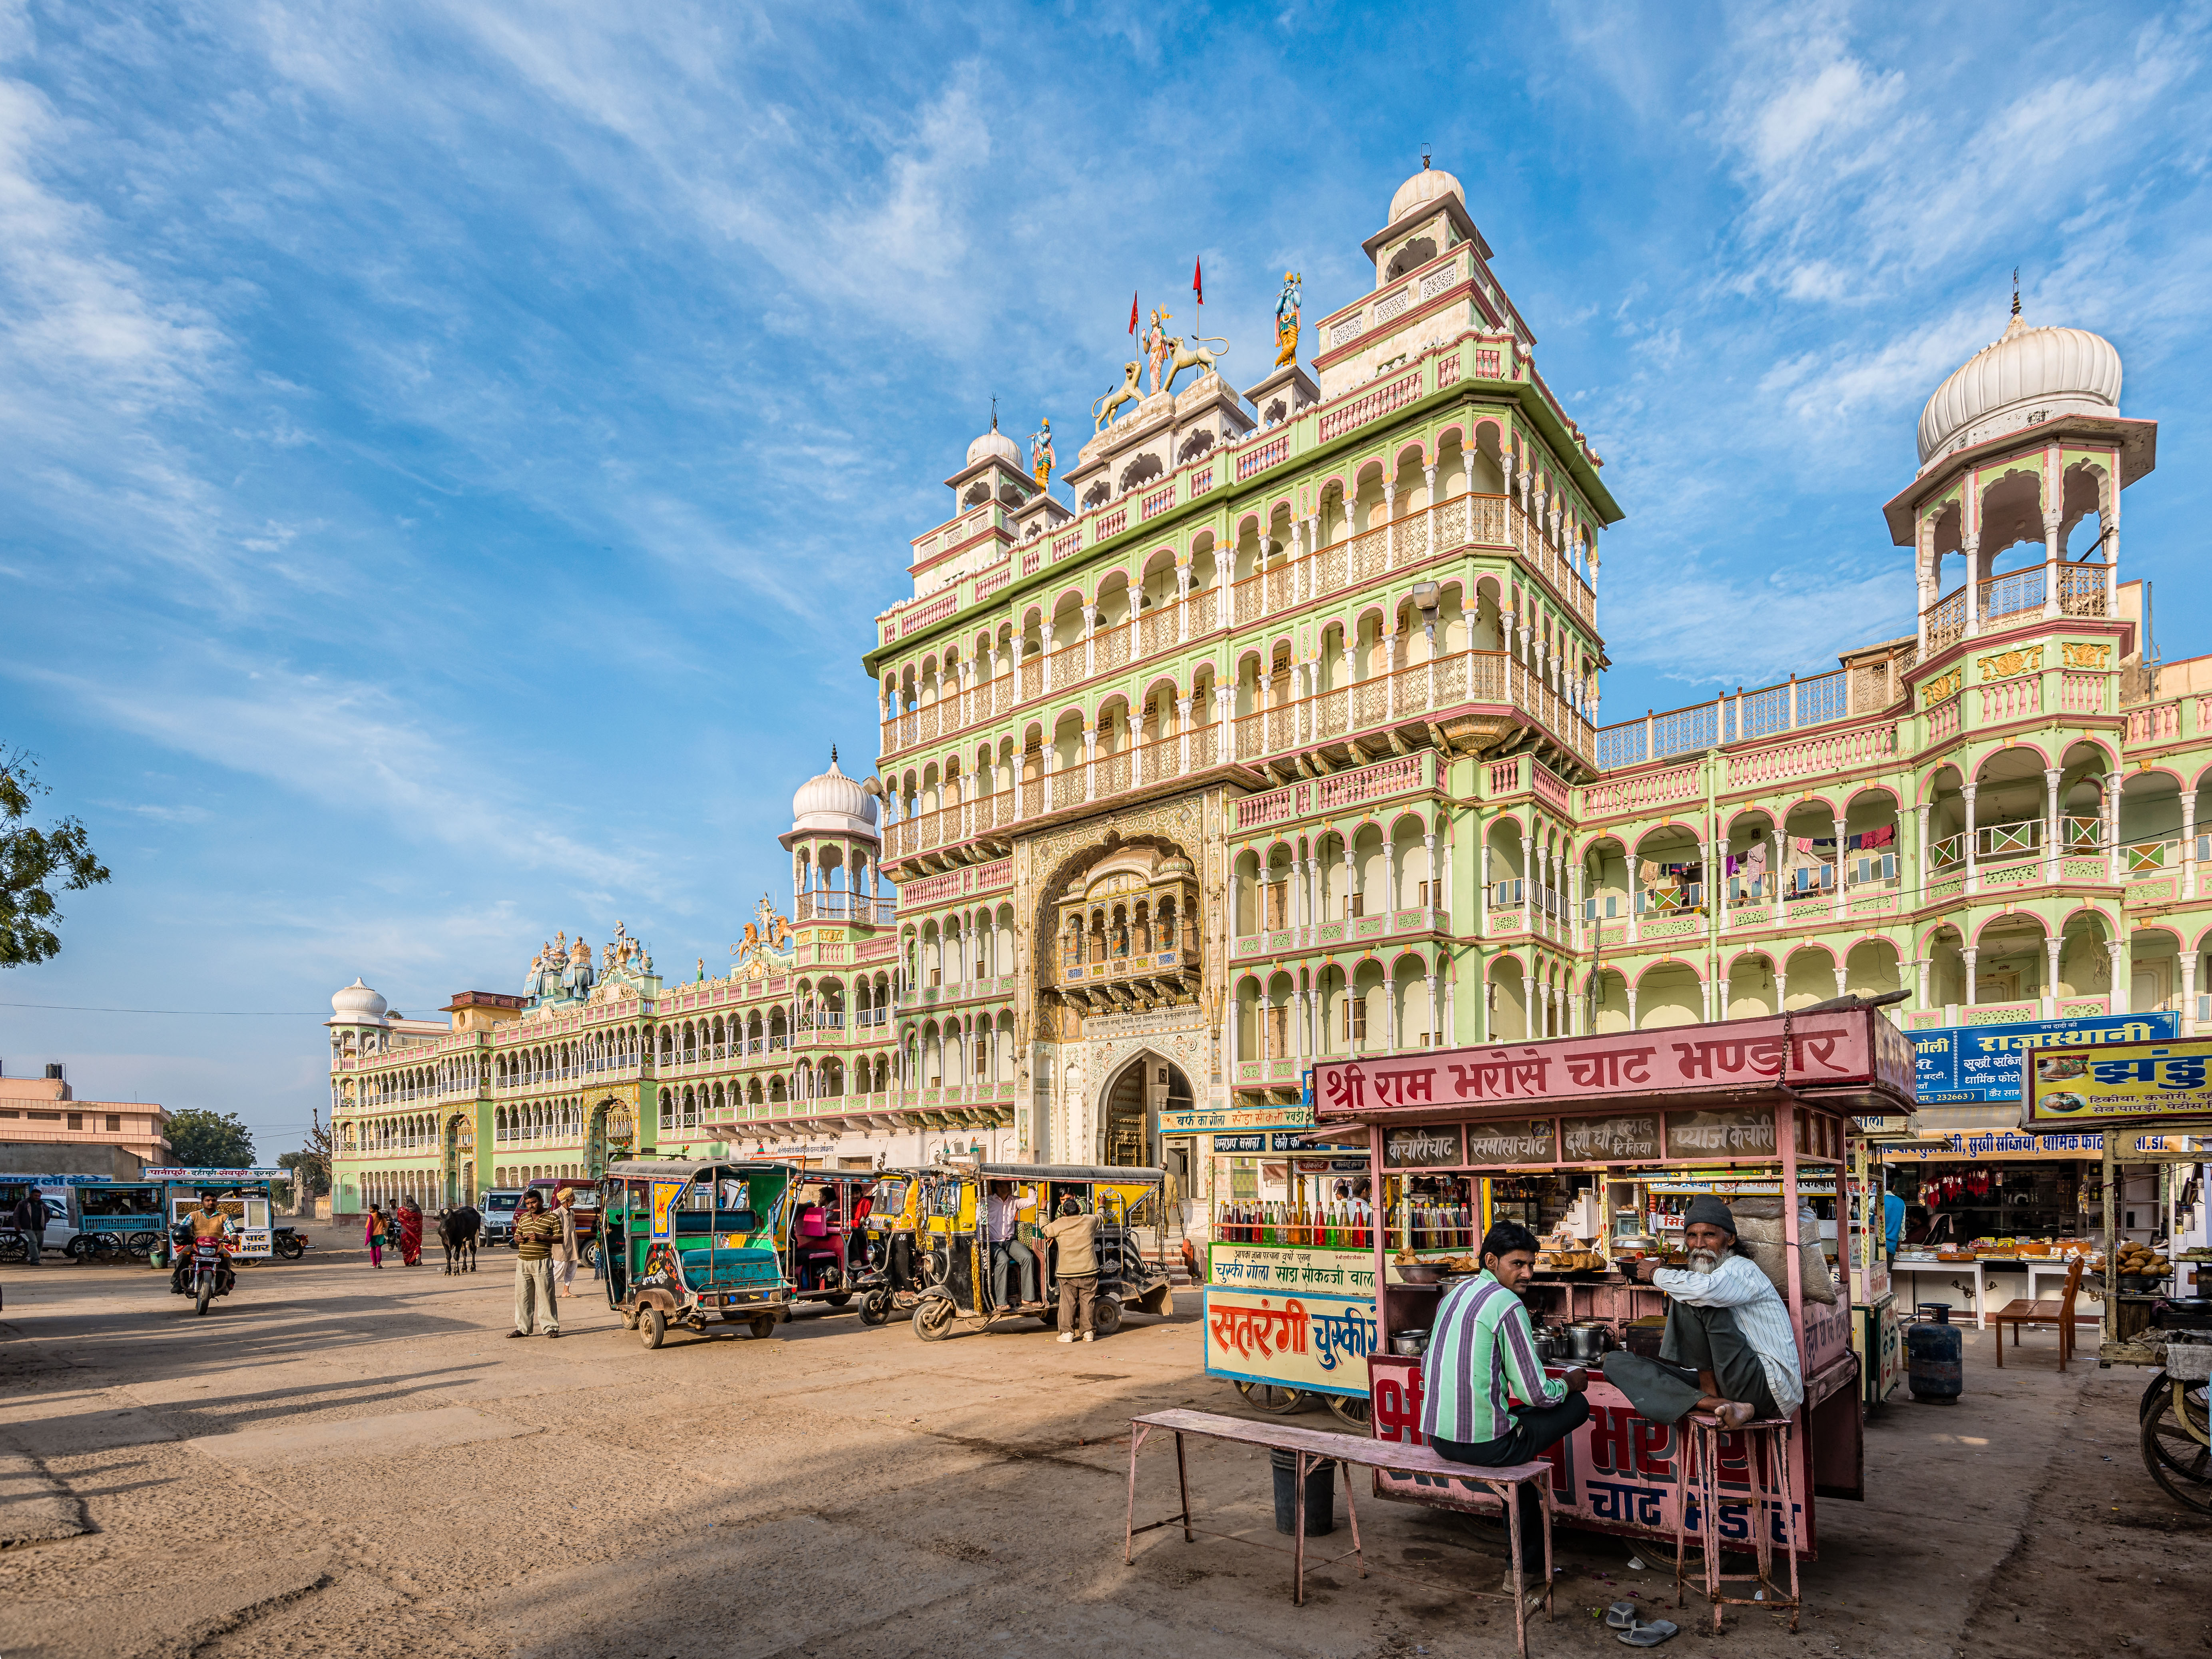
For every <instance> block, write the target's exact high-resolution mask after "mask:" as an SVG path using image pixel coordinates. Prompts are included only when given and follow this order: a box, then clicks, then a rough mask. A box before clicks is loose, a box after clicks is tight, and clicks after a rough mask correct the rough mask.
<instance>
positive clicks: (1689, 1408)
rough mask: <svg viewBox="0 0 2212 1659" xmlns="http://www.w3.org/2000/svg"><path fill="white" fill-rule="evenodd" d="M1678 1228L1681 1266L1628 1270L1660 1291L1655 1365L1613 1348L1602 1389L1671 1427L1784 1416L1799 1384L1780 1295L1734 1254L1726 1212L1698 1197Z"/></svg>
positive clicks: (1800, 1396)
mask: <svg viewBox="0 0 2212 1659" xmlns="http://www.w3.org/2000/svg"><path fill="white" fill-rule="evenodd" d="M1683 1222H1684V1225H1683V1229H1682V1243H1683V1244H1684V1245H1685V1246H1686V1248H1687V1249H1688V1250H1689V1253H1690V1265H1689V1266H1688V1267H1661V1266H1659V1265H1658V1263H1656V1262H1654V1261H1640V1262H1638V1264H1637V1267H1636V1276H1637V1278H1638V1279H1640V1280H1642V1281H1643V1282H1644V1284H1647V1285H1657V1286H1658V1287H1659V1288H1660V1289H1661V1290H1662V1291H1666V1292H1667V1296H1668V1307H1667V1335H1666V1340H1664V1341H1663V1342H1662V1343H1661V1345H1660V1348H1659V1358H1657V1359H1656V1360H1651V1359H1646V1358H1643V1357H1642V1356H1641V1355H1638V1354H1632V1353H1629V1352H1626V1350H1623V1349H1615V1350H1614V1351H1613V1352H1611V1353H1609V1354H1607V1355H1606V1357H1605V1380H1606V1381H1607V1382H1608V1383H1612V1384H1613V1387H1615V1388H1616V1389H1620V1391H1621V1393H1623V1394H1625V1395H1627V1396H1628V1399H1629V1403H1630V1404H1631V1405H1632V1406H1634V1407H1636V1410H1637V1413H1638V1416H1641V1417H1643V1418H1644V1419H1648V1420H1649V1421H1650V1422H1653V1423H1679V1422H1680V1421H1681V1420H1682V1419H1684V1418H1685V1417H1687V1416H1688V1415H1689V1414H1690V1413H1692V1412H1693V1411H1699V1412H1710V1413H1712V1414H1713V1415H1714V1416H1716V1417H1717V1418H1719V1419H1720V1420H1721V1423H1722V1425H1723V1427H1726V1428H1730V1429H1740V1428H1741V1427H1742V1426H1743V1425H1745V1424H1746V1423H1748V1422H1751V1421H1753V1419H1760V1418H1783V1417H1788V1416H1789V1415H1790V1413H1793V1412H1795V1411H1796V1409H1797V1407H1798V1406H1799V1405H1800V1404H1801V1403H1802V1401H1803V1400H1804V1398H1805V1383H1804V1377H1803V1376H1802V1372H1801V1371H1800V1370H1799V1368H1798V1363H1797V1336H1796V1332H1795V1331H1794V1330H1792V1329H1791V1328H1790V1310H1789V1308H1788V1306H1787V1305H1786V1304H1784V1302H1783V1300H1782V1296H1781V1293H1780V1292H1779V1291H1777V1290H1776V1289H1775V1288H1774V1285H1773V1283H1772V1281H1771V1280H1770V1279H1768V1278H1767V1276H1766V1275H1765V1273H1762V1272H1761V1271H1760V1270H1759V1265H1758V1263H1756V1262H1754V1261H1753V1260H1752V1259H1751V1258H1750V1256H1748V1255H1744V1254H1742V1253H1741V1251H1740V1249H1739V1248H1738V1246H1737V1244H1736V1241H1735V1212H1733V1211H1732V1210H1730V1209H1729V1206H1727V1205H1726V1204H1725V1203H1723V1201H1722V1200H1719V1199H1718V1198H1716V1197H1713V1196H1712V1195H1711V1194H1705V1195H1704V1196H1702V1197H1700V1198H1699V1199H1698V1200H1696V1201H1695V1202H1693V1203H1692V1205H1691V1206H1690V1212H1689V1213H1688V1214H1687V1215H1686V1216H1685V1217H1684V1218H1683Z"/></svg>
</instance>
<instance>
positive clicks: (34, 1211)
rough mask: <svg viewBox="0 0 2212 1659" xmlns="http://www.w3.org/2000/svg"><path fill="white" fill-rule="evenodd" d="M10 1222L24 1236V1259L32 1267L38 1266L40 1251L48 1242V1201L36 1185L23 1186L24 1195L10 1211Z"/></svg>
mask: <svg viewBox="0 0 2212 1659" xmlns="http://www.w3.org/2000/svg"><path fill="white" fill-rule="evenodd" d="M8 1225H9V1226H11V1227H13V1228H14V1229H15V1231H17V1232H19V1233H21V1234H22V1236H23V1249H24V1256H23V1260H24V1261H25V1262H26V1263H27V1265H29V1266H31V1267H37V1266H38V1265H39V1252H40V1250H41V1249H44V1248H45V1246H46V1200H44V1199H43V1198H41V1197H40V1196H39V1189H38V1188H36V1187H26V1188H23V1195H22V1197H21V1198H19V1199H17V1200H15V1208H14V1209H13V1210H11V1211H9V1214H8Z"/></svg>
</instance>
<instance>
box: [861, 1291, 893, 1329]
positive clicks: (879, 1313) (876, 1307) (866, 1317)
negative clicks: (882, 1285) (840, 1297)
mask: <svg viewBox="0 0 2212 1659" xmlns="http://www.w3.org/2000/svg"><path fill="white" fill-rule="evenodd" d="M890 1317H891V1299H890V1295H889V1293H887V1292H885V1291H869V1292H868V1294H867V1295H866V1296H864V1297H861V1298H860V1322H861V1323H862V1324H863V1325H887V1324H889V1323H890Z"/></svg>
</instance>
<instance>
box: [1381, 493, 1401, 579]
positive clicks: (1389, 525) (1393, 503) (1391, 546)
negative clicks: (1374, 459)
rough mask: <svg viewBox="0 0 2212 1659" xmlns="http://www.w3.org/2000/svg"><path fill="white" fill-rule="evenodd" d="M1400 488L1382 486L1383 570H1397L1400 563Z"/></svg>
mask: <svg viewBox="0 0 2212 1659" xmlns="http://www.w3.org/2000/svg"><path fill="white" fill-rule="evenodd" d="M1397 508H1398V486H1397V485H1396V484H1395V483H1389V482H1387V481H1386V482H1385V483H1384V484H1383V569H1384V570H1385V571H1389V570H1393V569H1395V568H1397V562H1398V526H1397V524H1396V522H1395V520H1396V519H1397V516H1398V510H1397Z"/></svg>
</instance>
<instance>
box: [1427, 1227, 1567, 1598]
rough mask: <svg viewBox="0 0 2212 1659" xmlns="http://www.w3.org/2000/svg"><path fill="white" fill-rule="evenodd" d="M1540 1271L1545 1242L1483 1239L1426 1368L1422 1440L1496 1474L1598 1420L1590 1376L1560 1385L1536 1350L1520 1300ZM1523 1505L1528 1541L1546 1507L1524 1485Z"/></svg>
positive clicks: (1439, 1321) (1454, 1292) (1490, 1235)
mask: <svg viewBox="0 0 2212 1659" xmlns="http://www.w3.org/2000/svg"><path fill="white" fill-rule="evenodd" d="M1535 1273H1536V1236H1535V1235H1534V1233H1532V1232H1530V1231H1528V1229H1527V1228H1526V1227H1523V1226H1522V1225H1520V1224H1519V1223H1518V1222H1515V1221H1501V1222H1499V1223H1498V1225H1496V1226H1494V1227H1492V1229H1491V1230H1490V1231H1488V1232H1486V1233H1485V1234H1484V1235H1483V1236H1482V1271H1481V1272H1480V1273H1478V1274H1476V1275H1475V1276H1474V1278H1473V1279H1462V1281H1461V1282H1460V1283H1458V1284H1456V1285H1453V1286H1452V1287H1451V1289H1449V1291H1445V1292H1444V1295H1443V1302H1442V1303H1441V1304H1439V1305H1438V1307H1437V1316H1436V1322H1435V1323H1434V1324H1433V1325H1432V1326H1431V1328H1430V1330H1429V1351H1428V1354H1427V1356H1426V1357H1425V1358H1424V1359H1423V1360H1422V1362H1421V1433H1422V1436H1423V1437H1424V1438H1425V1439H1426V1440H1427V1441H1428V1443H1429V1444H1430V1445H1431V1446H1432V1447H1434V1448H1435V1449H1436V1452H1437V1455H1438V1456H1440V1457H1448V1458H1449V1459H1451V1461H1452V1462H1455V1463H1473V1464H1477V1465H1480V1466H1482V1467H1485V1468H1504V1467H1505V1466H1507V1465H1509V1464H1514V1463H1533V1462H1535V1460H1536V1459H1537V1458H1538V1457H1539V1456H1541V1455H1542V1454H1543V1452H1544V1449H1545V1448H1547V1447H1548V1446H1551V1445H1553V1444H1555V1443H1558V1442H1559V1441H1561V1440H1564V1439H1565V1438H1566V1437H1567V1436H1569V1435H1571V1434H1572V1433H1573V1432H1574V1431H1576V1430H1577V1429H1578V1428H1580V1427H1581V1426H1582V1425H1583V1424H1584V1423H1586V1422H1588V1421H1589V1400H1588V1398H1587V1397H1585V1395H1584V1394H1583V1389H1585V1388H1586V1387H1588V1385H1589V1373H1588V1372H1586V1371H1584V1370H1582V1369H1581V1368H1580V1367H1577V1368H1575V1369H1574V1370H1570V1371H1568V1372H1567V1373H1566V1375H1565V1376H1564V1377H1562V1378H1559V1379H1557V1380H1554V1379H1553V1378H1552V1377H1550V1376H1546V1375H1545V1372H1544V1361H1543V1358H1542V1356H1541V1355H1540V1354H1538V1353H1537V1352H1536V1338H1535V1332H1534V1328H1532V1327H1531V1325H1530V1323H1529V1321H1528V1306H1527V1304H1524V1303H1523V1302H1522V1300H1521V1296H1520V1291H1521V1288H1522V1286H1523V1285H1526V1284H1528V1281H1529V1280H1530V1279H1533V1278H1534V1276H1535ZM1516 1401H1517V1402H1518V1403H1517V1404H1516ZM1520 1498H1521V1528H1522V1531H1521V1535H1522V1539H1524V1540H1527V1539H1530V1538H1533V1537H1534V1535H1535V1534H1534V1528H1536V1527H1537V1526H1539V1525H1541V1523H1542V1521H1543V1504H1542V1501H1541V1499H1540V1498H1538V1497H1537V1496H1536V1494H1535V1492H1534V1491H1532V1490H1530V1489H1529V1488H1528V1487H1527V1486H1522V1488H1520ZM1507 1583H1508V1588H1509V1589H1510V1587H1511V1575H1510V1574H1508V1575H1507Z"/></svg>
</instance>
